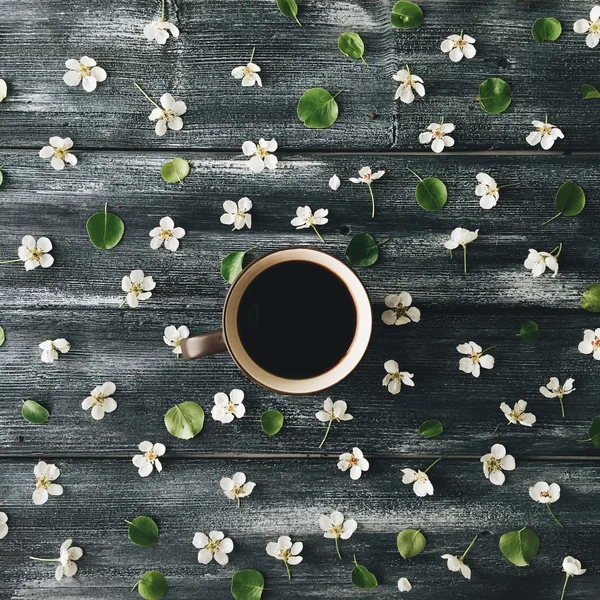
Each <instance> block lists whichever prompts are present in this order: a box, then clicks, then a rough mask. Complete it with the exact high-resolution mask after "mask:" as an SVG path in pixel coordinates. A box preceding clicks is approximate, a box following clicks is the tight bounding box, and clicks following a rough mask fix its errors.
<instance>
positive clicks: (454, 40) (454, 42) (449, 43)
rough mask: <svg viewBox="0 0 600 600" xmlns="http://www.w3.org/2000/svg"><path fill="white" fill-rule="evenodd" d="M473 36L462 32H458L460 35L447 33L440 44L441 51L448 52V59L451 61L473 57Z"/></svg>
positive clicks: (475, 51) (474, 52)
mask: <svg viewBox="0 0 600 600" xmlns="http://www.w3.org/2000/svg"><path fill="white" fill-rule="evenodd" d="M474 43H475V38H472V37H471V36H470V35H466V34H463V32H462V31H461V32H460V35H456V34H454V35H449V36H448V37H447V38H446V39H445V40H444V41H443V42H442V45H441V46H440V48H441V50H442V52H443V53H444V54H448V52H449V53H450V60H451V61H452V62H459V61H461V60H462V59H463V56H464V57H465V58H473V57H474V56H475V54H476V53H477V50H475V46H473V44H474Z"/></svg>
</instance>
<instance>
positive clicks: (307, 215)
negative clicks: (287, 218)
mask: <svg viewBox="0 0 600 600" xmlns="http://www.w3.org/2000/svg"><path fill="white" fill-rule="evenodd" d="M328 214H329V211H328V210H327V209H326V208H319V209H318V210H316V211H315V214H314V215H313V213H312V210H311V209H310V207H308V206H299V207H298V209H297V210H296V216H295V217H294V218H293V219H292V225H293V226H294V227H295V228H296V229H305V228H306V227H314V226H315V225H325V224H326V223H327V221H328V220H329V219H326V218H325V217H327V215H328Z"/></svg>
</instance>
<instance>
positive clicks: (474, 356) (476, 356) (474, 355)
mask: <svg viewBox="0 0 600 600" xmlns="http://www.w3.org/2000/svg"><path fill="white" fill-rule="evenodd" d="M463 246H464V244H463ZM480 358H481V352H475V351H474V350H471V360H472V361H473V363H475V364H477V363H478V362H479V359H480Z"/></svg>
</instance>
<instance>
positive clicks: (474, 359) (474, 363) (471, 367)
mask: <svg viewBox="0 0 600 600" xmlns="http://www.w3.org/2000/svg"><path fill="white" fill-rule="evenodd" d="M456 349H457V350H458V351H459V352H460V353H461V354H468V355H469V356H465V357H463V358H461V359H460V360H459V361H458V368H459V369H460V370H461V371H463V372H465V373H471V374H472V375H473V377H479V374H480V373H481V367H483V368H484V369H493V368H494V362H495V361H494V357H493V356H490V355H489V354H484V352H487V350H488V349H486V350H482V349H481V346H480V345H479V344H476V343H475V342H469V343H468V344H459V345H458V346H456Z"/></svg>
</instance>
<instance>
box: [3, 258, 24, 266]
mask: <svg viewBox="0 0 600 600" xmlns="http://www.w3.org/2000/svg"><path fill="white" fill-rule="evenodd" d="M20 260H21V259H20V258H15V259H14V260H3V261H0V265H10V264H11V263H16V262H20Z"/></svg>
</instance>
